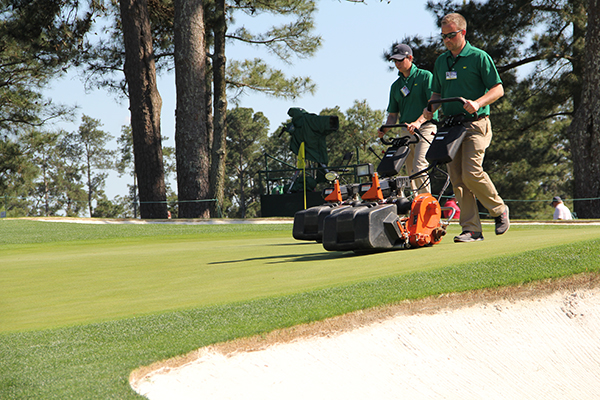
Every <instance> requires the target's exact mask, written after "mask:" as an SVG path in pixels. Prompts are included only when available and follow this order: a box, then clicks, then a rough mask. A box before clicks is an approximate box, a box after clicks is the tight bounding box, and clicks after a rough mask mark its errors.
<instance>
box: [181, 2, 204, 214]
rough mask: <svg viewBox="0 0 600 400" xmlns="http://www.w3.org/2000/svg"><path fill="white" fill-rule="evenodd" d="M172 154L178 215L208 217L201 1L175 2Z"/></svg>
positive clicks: (202, 13) (202, 10)
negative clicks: (174, 160) (173, 141)
mask: <svg viewBox="0 0 600 400" xmlns="http://www.w3.org/2000/svg"><path fill="white" fill-rule="evenodd" d="M174 5H175V18H174V30H175V85H176V87H177V112H176V114H175V115H176V118H175V152H176V158H177V192H178V193H177V194H178V198H179V216H180V217H182V218H207V217H209V216H210V212H209V207H210V204H208V203H207V202H201V201H199V200H205V199H207V198H208V197H209V196H208V195H209V171H210V170H209V167H210V154H209V140H208V139H209V135H208V132H207V129H206V93H205V92H206V86H205V79H206V54H205V43H204V41H205V37H204V9H203V5H202V1H201V0H175V3H174Z"/></svg>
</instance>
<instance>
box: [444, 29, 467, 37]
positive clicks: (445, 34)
mask: <svg viewBox="0 0 600 400" xmlns="http://www.w3.org/2000/svg"><path fill="white" fill-rule="evenodd" d="M462 31H463V30H462V29H461V30H458V31H456V32H450V33H442V40H445V39H454V38H455V37H456V35H458V33H459V32H462Z"/></svg>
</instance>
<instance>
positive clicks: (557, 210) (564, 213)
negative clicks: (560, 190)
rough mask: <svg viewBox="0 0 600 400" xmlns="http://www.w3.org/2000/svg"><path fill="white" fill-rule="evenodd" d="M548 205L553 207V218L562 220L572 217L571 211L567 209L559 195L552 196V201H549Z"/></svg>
mask: <svg viewBox="0 0 600 400" xmlns="http://www.w3.org/2000/svg"><path fill="white" fill-rule="evenodd" d="M550 205H551V206H552V207H554V219H562V220H569V219H573V216H572V215H571V211H570V210H569V208H568V207H567V206H565V204H564V203H563V201H562V199H561V198H560V197H559V196H554V198H553V199H552V203H550Z"/></svg>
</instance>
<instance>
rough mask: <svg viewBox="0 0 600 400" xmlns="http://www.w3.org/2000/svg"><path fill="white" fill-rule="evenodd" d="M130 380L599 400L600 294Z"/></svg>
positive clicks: (213, 389)
mask: <svg viewBox="0 0 600 400" xmlns="http://www.w3.org/2000/svg"><path fill="white" fill-rule="evenodd" d="M132 376H134V375H132ZM131 383H132V387H133V388H134V389H135V390H136V391H137V392H138V393H140V394H142V395H144V396H146V397H147V398H149V399H151V400H162V399H165V400H167V399H168V400H172V399H179V400H185V399H219V400H222V399H261V400H266V399H278V400H279V399H378V400H383V399H412V400H414V399H460V400H465V399H486V400H489V399H503V400H504V399H544V400H548V399H561V400H564V399H600V290H598V289H593V288H592V289H589V288H588V289H577V290H574V291H573V290H570V291H559V292H555V293H553V294H550V295H547V296H545V297H542V298H533V299H532V298H525V299H520V300H516V301H509V300H502V299H501V300H497V301H496V300H494V301H493V302H491V303H479V304H475V305H472V306H468V307H463V308H458V309H449V308H447V309H442V310H439V311H438V312H436V313H434V314H426V313H425V314H423V313H422V314H416V315H405V314H404V315H396V316H393V317H391V318H387V319H385V320H383V321H380V322H376V323H371V324H369V325H367V326H363V327H360V328H357V329H353V330H350V331H346V332H341V333H337V334H330V335H326V336H313V337H309V338H300V339H297V340H294V341H291V342H287V343H276V344H273V345H269V346H267V347H266V348H264V349H261V350H258V351H251V352H244V351H236V352H233V353H230V354H227V355H224V354H222V353H221V352H219V351H217V350H215V349H210V348H209V349H203V350H201V351H200V352H199V353H198V357H197V359H196V360H194V361H191V362H188V363H186V364H185V365H182V366H179V367H176V368H169V367H164V366H163V367H160V368H159V369H157V370H155V371H152V372H149V373H146V374H144V375H143V376H140V377H138V378H136V379H132V382H131Z"/></svg>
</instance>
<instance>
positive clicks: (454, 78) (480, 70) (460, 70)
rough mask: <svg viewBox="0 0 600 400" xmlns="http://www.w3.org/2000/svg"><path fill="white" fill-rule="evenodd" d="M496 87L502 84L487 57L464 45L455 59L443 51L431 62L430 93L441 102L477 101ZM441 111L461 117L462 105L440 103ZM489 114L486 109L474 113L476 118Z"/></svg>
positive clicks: (488, 109) (487, 55) (489, 58)
mask: <svg viewBox="0 0 600 400" xmlns="http://www.w3.org/2000/svg"><path fill="white" fill-rule="evenodd" d="M499 83H502V80H501V79H500V75H498V71H497V70H496V66H495V65H494V61H492V58H491V57H490V56H489V54H487V53H486V52H485V51H483V50H481V49H478V48H476V47H473V46H471V44H470V43H469V42H467V43H466V45H465V47H463V49H462V51H461V52H460V54H459V55H458V56H457V57H456V58H454V57H452V53H451V52H450V51H447V52H445V53H443V54H442V55H440V56H439V57H438V59H437V60H436V61H435V66H434V68H433V82H432V84H431V91H432V92H434V93H439V94H440V95H441V96H442V99H446V98H449V97H464V98H465V99H467V100H477V99H478V98H480V97H481V96H483V95H484V94H485V93H486V92H487V91H488V90H490V89H491V88H492V87H493V86H495V85H497V84H499ZM442 110H443V111H444V115H456V114H463V113H465V110H464V109H463V106H462V104H460V103H458V102H451V103H443V104H442ZM489 114H490V106H489V105H487V106H485V107H481V108H480V109H479V111H478V115H489Z"/></svg>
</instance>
